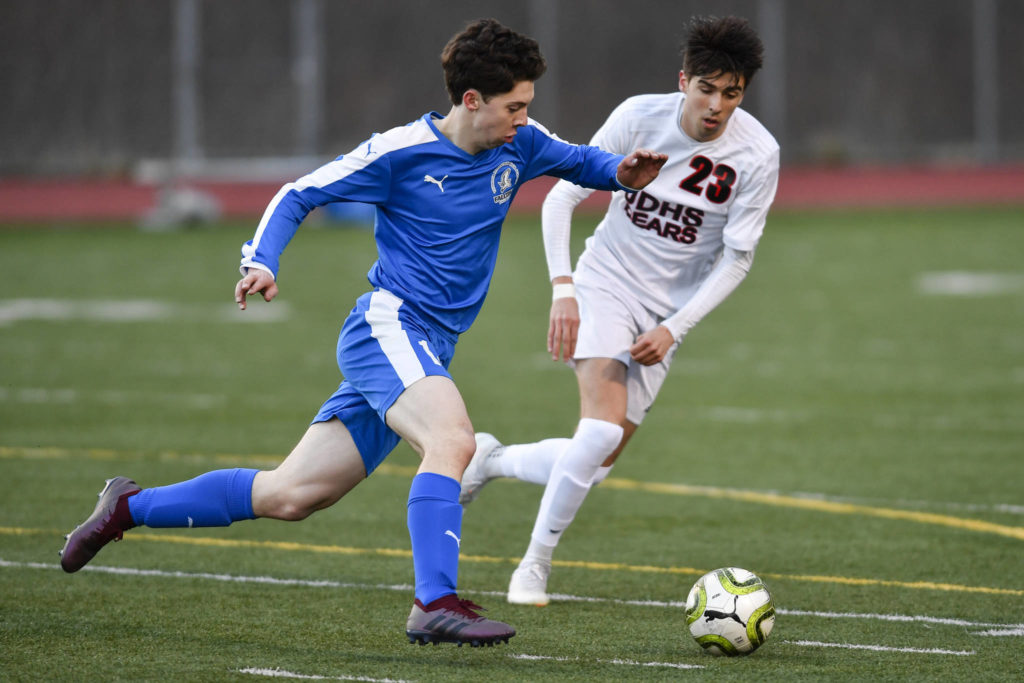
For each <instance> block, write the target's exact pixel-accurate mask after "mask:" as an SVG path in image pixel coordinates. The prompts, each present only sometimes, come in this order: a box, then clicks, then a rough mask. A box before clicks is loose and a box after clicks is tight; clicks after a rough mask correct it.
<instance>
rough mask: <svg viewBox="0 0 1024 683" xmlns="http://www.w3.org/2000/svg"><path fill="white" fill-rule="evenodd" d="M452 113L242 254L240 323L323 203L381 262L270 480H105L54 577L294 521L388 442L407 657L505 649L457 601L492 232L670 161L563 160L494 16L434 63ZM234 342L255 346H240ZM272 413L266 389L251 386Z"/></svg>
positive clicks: (325, 500) (358, 159)
mask: <svg viewBox="0 0 1024 683" xmlns="http://www.w3.org/2000/svg"><path fill="white" fill-rule="evenodd" d="M441 62H442V66H443V68H444V73H445V85H446V87H447V89H448V94H449V98H450V99H451V102H452V107H451V110H450V111H449V113H448V114H447V116H442V115H440V114H438V113H436V112H430V113H427V114H425V115H424V116H423V117H422V118H420V119H418V120H416V121H413V122H412V123H410V124H408V125H406V126H401V127H398V128H394V129H392V130H389V131H387V132H385V133H381V134H379V135H375V136H373V137H371V138H370V139H369V140H367V141H366V142H364V143H363V144H361V145H359V146H358V147H357V148H356V149H355V150H353V151H352V152H350V153H349V154H345V155H343V156H341V157H339V158H338V159H336V160H335V161H333V162H331V163H328V164H327V165H325V166H323V167H322V168H320V169H318V170H316V171H314V172H313V173H310V174H309V175H307V176H305V177H303V178H300V179H299V180H297V181H296V182H294V183H289V184H287V185H285V186H284V187H283V188H281V190H280V192H278V194H277V196H275V197H274V199H273V201H271V203H270V205H269V206H268V208H267V210H266V212H265V213H264V215H263V219H262V220H261V221H260V224H259V227H258V228H257V230H256V234H255V236H254V237H253V239H252V240H250V241H249V242H247V243H246V244H245V245H244V246H243V247H242V264H241V270H242V274H243V275H242V278H241V280H239V281H238V284H237V285H236V287H235V300H236V301H237V303H238V305H239V308H241V309H243V310H244V309H245V308H246V297H247V296H253V295H257V294H260V295H262V296H263V298H264V299H265V300H266V301H268V302H269V301H270V300H272V299H273V298H275V297H276V296H277V294H278V286H277V283H276V276H277V272H278V266H279V258H280V256H281V253H282V252H283V250H284V248H285V246H286V245H287V244H288V241H289V240H290V239H291V238H292V236H293V235H294V234H295V232H296V230H297V229H298V227H299V224H300V223H301V222H302V220H303V219H304V218H305V216H306V215H307V213H308V212H309V211H310V210H311V209H313V208H314V207H316V206H322V205H324V204H327V203H329V202H335V201H360V202H366V203H370V204H374V205H375V206H376V220H375V226H374V237H375V240H376V243H377V251H378V260H377V261H376V263H374V264H373V266H372V268H371V269H370V272H369V274H368V276H367V277H368V279H369V281H370V284H371V285H372V286H373V291H371V292H368V293H367V294H364V295H363V296H361V297H360V298H359V299H358V300H357V302H356V305H355V308H354V309H353V310H352V312H351V313H350V314H349V316H348V318H347V319H346V320H345V322H344V324H343V325H342V329H341V333H340V336H339V340H338V347H337V349H338V350H337V354H338V365H339V367H340V368H341V371H342V375H343V376H344V381H343V382H342V383H341V386H340V387H339V388H338V390H337V391H336V392H335V393H334V394H333V395H332V396H331V397H330V398H328V399H327V401H326V402H325V403H324V404H323V406H322V407H321V408H320V411H319V413H318V414H317V415H316V416H315V417H314V419H313V423H312V424H311V425H310V426H309V427H308V429H307V430H306V433H305V435H304V436H303V437H302V439H301V440H300V441H299V443H298V445H296V446H295V448H294V450H292V452H291V453H290V454H289V455H288V457H287V458H285V459H284V461H283V462H282V463H281V464H280V465H279V466H278V467H277V468H276V469H274V470H272V471H265V472H259V471H256V470H253V469H245V468H236V469H227V470H216V471H213V472H207V473H206V474H203V475H200V476H199V477H196V478H195V479H191V480H188V481H184V482H179V483H177V484H172V485H170V486H163V487H157V488H147V489H140V487H139V486H138V485H136V484H135V482H134V481H132V480H131V479H128V478H126V477H116V478H114V479H111V480H109V481H108V483H107V486H106V488H104V490H103V491H102V492H101V494H100V501H99V503H98V504H97V506H96V508H95V510H94V511H93V513H92V515H91V516H90V517H89V518H88V519H86V521H85V522H83V523H82V524H81V525H80V526H79V527H77V528H76V529H75V530H74V531H73V532H72V533H71V534H69V536H68V539H67V543H66V544H65V546H64V549H63V550H62V551H61V566H62V567H63V568H64V569H65V571H68V572H74V571H77V570H78V569H80V568H81V567H82V566H84V565H85V564H86V563H87V562H88V561H89V560H90V559H92V557H94V556H95V554H96V553H97V552H98V551H99V550H100V549H101V548H102V547H103V546H104V545H106V544H107V543H109V542H110V541H112V540H118V539H120V538H121V536H122V534H123V533H124V532H125V531H127V530H128V529H131V528H132V527H134V526H137V525H138V526H141V525H145V526H150V527H193V526H196V527H201V526H226V525H228V524H231V523H232V522H235V521H240V520H245V519H254V518H257V517H270V518H274V519H282V520H299V519H304V518H305V517H307V516H309V515H310V514H312V513H313V512H315V511H317V510H320V509H323V508H326V507H328V506H330V505H333V504H334V503H335V502H337V501H338V500H339V499H340V498H341V497H342V496H344V495H345V494H346V493H348V492H349V491H350V490H351V489H352V488H353V487H354V486H356V485H357V484H358V483H359V482H360V481H362V480H363V479H365V478H366V477H367V476H368V475H369V474H370V473H372V472H373V470H374V469H375V468H376V467H377V466H378V465H379V464H380V463H381V461H382V460H383V459H384V458H385V457H386V456H387V455H388V453H390V452H391V450H392V449H393V448H394V447H395V445H396V444H397V443H398V441H399V439H400V438H404V439H406V440H407V441H408V442H409V443H410V445H411V446H412V447H413V448H414V449H415V450H416V451H417V452H418V453H419V455H420V457H421V458H422V464H421V466H420V468H419V471H418V473H417V474H416V476H415V477H414V478H413V481H412V485H411V487H410V490H409V501H408V527H409V535H410V538H411V540H412V553H413V569H414V574H415V579H416V581H415V583H416V586H415V600H414V604H413V608H412V612H411V613H410V615H409V619H408V621H407V622H406V635H407V636H408V638H409V641H410V642H419V643H421V644H423V643H426V642H433V643H437V642H455V643H459V644H460V645H461V644H462V643H464V642H465V643H470V644H471V645H474V646H475V645H484V644H488V645H489V644H494V643H497V642H507V641H508V639H509V637H511V636H513V635H514V634H515V630H514V629H513V628H512V627H510V626H509V625H508V624H505V623H502V622H500V621H494V620H491V619H486V618H484V617H482V616H481V615H480V614H478V613H477V612H476V610H477V609H479V606H477V605H474V604H473V603H472V602H471V601H468V600H460V599H459V597H458V595H457V593H456V581H457V573H458V561H459V546H460V545H461V536H462V531H461V528H462V527H461V524H462V506H461V505H460V504H459V493H460V480H461V478H462V473H463V471H464V470H465V468H466V465H467V464H468V463H469V461H470V458H472V456H473V452H474V448H475V444H474V438H473V427H472V425H471V423H470V420H469V417H468V415H467V412H466V407H465V405H464V404H463V401H462V397H461V395H460V394H459V391H458V389H457V388H456V386H455V384H454V382H453V381H452V378H451V376H450V375H449V374H448V365H449V363H450V362H451V360H452V354H453V352H454V347H455V342H456V341H457V339H458V336H459V335H460V334H462V333H463V332H465V331H466V330H467V329H468V328H469V326H470V324H471V323H472V322H473V319H474V318H475V317H476V315H477V312H478V311H479V310H480V306H481V305H482V304H483V299H484V296H485V295H486V293H487V287H488V285H489V283H490V280H491V275H492V274H493V271H494V262H495V258H496V256H497V249H498V237H499V234H500V231H501V225H502V222H503V221H504V219H505V216H506V214H507V212H508V207H509V203H510V202H511V201H512V199H513V197H514V196H515V194H516V192H517V191H518V189H519V187H520V186H521V185H522V183H524V182H526V181H527V180H529V179H531V178H534V177H536V176H539V175H544V174H547V175H554V176H557V177H560V178H564V179H567V180H571V181H573V182H575V183H579V184H581V185H585V186H589V187H596V188H604V189H617V190H622V189H628V188H636V189H638V190H639V189H640V188H643V187H645V186H646V185H647V184H648V183H649V182H650V181H651V180H652V179H653V178H654V177H656V176H657V174H658V170H659V169H660V167H661V165H662V164H664V162H665V159H666V157H665V156H664V155H661V154H657V153H654V152H650V151H647V150H636V151H635V152H631V153H629V154H628V155H625V156H623V155H619V154H616V153H609V152H605V151H603V150H600V149H598V148H596V147H591V146H587V145H572V144H569V143H567V142H564V141H562V140H560V139H558V138H557V137H555V136H553V135H551V134H550V133H548V131H547V130H545V129H544V128H543V127H542V126H540V125H539V124H537V123H536V122H534V121H532V120H531V119H529V118H528V117H527V107H528V106H529V104H530V103H531V101H532V100H533V93H534V87H533V82H534V81H535V80H536V79H537V78H539V77H540V76H541V74H542V73H543V72H544V68H545V64H544V59H543V57H542V56H541V54H540V50H539V48H538V46H537V43H536V42H535V41H534V40H532V39H530V38H528V37H526V36H523V35H521V34H518V33H516V32H514V31H512V30H511V29H508V28H506V27H504V26H502V25H501V24H499V23H498V22H496V21H494V20H492V19H483V20H479V21H477V22H474V23H471V24H470V25H468V26H467V28H466V29H465V30H464V31H462V32H461V33H459V34H457V35H456V36H454V37H453V38H452V39H451V41H449V43H448V45H447V46H446V47H445V49H444V51H443V52H442V55H441ZM247 343H258V340H253V341H252V342H247ZM251 390H252V391H255V392H260V393H262V394H264V395H265V397H266V401H267V407H268V409H273V401H274V399H273V390H272V388H270V387H260V386H253V387H251Z"/></svg>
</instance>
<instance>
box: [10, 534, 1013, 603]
mask: <svg viewBox="0 0 1024 683" xmlns="http://www.w3.org/2000/svg"><path fill="white" fill-rule="evenodd" d="M28 535H44V536H60V535H61V533H60V532H59V531H56V530H53V529H26V528H22V527H0V536H28ZM124 540H126V541H132V542H139V541H146V542H151V543H172V544H180V545H190V546H196V547H206V548H232V549H235V548H263V549H268V550H280V551H285V552H311V553H326V554H332V555H376V556H381V557H392V558H404V559H412V551H411V550H407V549H405V548H355V547H351V546H342V545H318V544H313V543H295V542H293V541H250V540H242V539H229V538H213V537H211V536H193V535H188V536H182V535H175V534H163V533H160V534H153V533H147V532H140V531H133V532H131V533H130V534H127V535H126V536H125V537H124ZM460 560H461V561H462V562H471V563H477V564H480V563H488V564H509V565H512V564H519V560H520V558H518V557H493V556H490V555H462V556H461V557H460ZM552 565H554V566H556V567H569V568H574V569H586V570H590V571H612V572H637V573H642V574H680V575H687V576H702V575H703V574H705V573H707V571H708V570H707V569H696V568H694V567H656V566H652V565H633V564H625V563H622V562H588V561H584V560H553V561H552ZM759 574H760V576H762V577H763V578H766V579H775V580H780V581H801V582H810V583H828V584H836V585H844V586H880V587H885V588H909V589H912V590H934V591H946V592H953V593H982V594H988V595H1012V596H1018V597H1020V596H1024V590H1022V589H1014V588H993V587H990V586H963V585H960V584H955V583H935V582H932V581H891V580H887V579H861V578H855V577H848V576H815V575H804V574H773V573H767V572H760V573H759Z"/></svg>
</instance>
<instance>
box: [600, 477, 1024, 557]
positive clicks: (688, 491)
mask: <svg viewBox="0 0 1024 683" xmlns="http://www.w3.org/2000/svg"><path fill="white" fill-rule="evenodd" d="M601 486H605V487H608V488H616V489H622V490H627V491H646V492H649V493H665V494H672V495H677V496H701V497H704V498H724V499H728V500H738V501H742V502H744V503H760V504H762V505H775V506H778V507H790V508H799V509H803V510H815V511H818V512H830V513H832V514H837V515H864V516H867V517H882V518H884V519H898V520H903V521H908V522H918V523H919V524H934V525H937V526H946V527H951V528H954V529H966V530H968V531H978V532H981V533H989V534H999V535H1000V536H1007V537H1009V538H1015V539H1017V540H1019V541H1024V528H1022V527H1016V526H1007V525H1005V524H996V523H994V522H986V521H984V520H980V519H967V518H964V517H954V516H952V515H940V514H936V513H933V512H915V511H913V510H896V509H893V508H882V507H872V506H870V505H856V504H854V503H838V502H834V501H828V500H816V499H813V498H799V497H797V496H787V495H783V494H779V493H761V492H758V491H744V490H741V489H723V488H717V487H714V486H689V485H687V484H660V483H656V482H644V481H634V480H631V479H615V478H612V477H609V478H608V479H606V480H605V481H604V482H602V484H601Z"/></svg>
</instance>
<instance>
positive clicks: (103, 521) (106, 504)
mask: <svg viewBox="0 0 1024 683" xmlns="http://www.w3.org/2000/svg"><path fill="white" fill-rule="evenodd" d="M141 490H142V489H140V488H139V485H138V484H136V483H135V482H134V481H132V480H131V479H128V478H127V477H114V478H113V479H108V480H107V485H106V486H104V487H103V490H102V491H100V494H99V498H100V501H99V502H98V503H96V509H95V510H93V511H92V514H91V515H89V518H88V519H87V520H85V521H84V522H82V523H81V524H79V525H78V526H76V527H75V530H74V531H72V532H71V533H70V534H68V535H67V536H65V538H66V539H67V543H65V544H64V549H63V550H61V551H60V566H61V568H62V569H63V570H64V571H66V572H68V573H71V572H77V571H78V570H79V569H81V568H82V567H84V566H85V565H86V564H87V563H88V562H89V560H91V559H92V558H94V557H96V553H98V552H99V551H100V548H102V547H103V546H105V545H106V544H108V543H110V542H111V541H120V540H121V537H122V536H124V532H125V531H127V530H128V529H131V528H132V527H134V526H135V523H134V522H133V521H132V515H131V512H130V511H129V510H128V498H130V497H131V496H134V495H135V494H136V493H138V492H139V491H141Z"/></svg>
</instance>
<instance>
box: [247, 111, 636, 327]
mask: <svg viewBox="0 0 1024 683" xmlns="http://www.w3.org/2000/svg"><path fill="white" fill-rule="evenodd" d="M441 118H442V117H441V116H440V115H439V114H437V113H436V112H430V113H428V114H425V115H424V116H423V117H421V118H420V119H417V120H416V121H413V122H412V123H409V124H408V125H405V126H401V127H398V128H394V129H392V130H389V131H387V132H386V133H381V134H377V135H374V136H373V137H371V138H370V139H369V140H367V141H366V142H364V143H362V144H360V145H359V146H358V147H357V148H356V149H355V150H353V151H352V152H350V153H349V154H345V155H343V156H341V157H338V158H337V159H336V160H334V161H332V162H330V163H328V164H326V165H324V166H322V167H321V168H319V169H317V170H316V171H314V172H312V173H310V174H309V175H307V176H304V177H302V178H300V179H298V180H297V181H295V182H294V183H289V184H287V185H285V186H284V187H282V188H281V190H280V191H279V192H278V193H277V195H276V196H275V197H274V199H273V200H272V201H271V203H270V205H269V206H268V207H267V210H266V212H265V213H264V215H263V218H262V220H261V221H260V224H259V227H258V228H257V230H256V234H255V236H254V237H253V239H252V240H250V241H249V242H246V243H245V244H244V245H243V246H242V270H243V272H245V270H246V269H248V268H253V267H256V268H263V269H264V270H268V271H270V272H271V273H273V274H274V276H275V277H276V276H277V271H278V265H279V259H280V256H281V253H282V252H283V251H284V248H285V247H286V246H287V244H288V242H289V241H290V240H291V238H292V236H294V234H295V231H296V230H297V229H298V227H299V224H300V223H301V222H302V220H303V219H304V218H305V217H306V215H307V214H308V213H309V212H310V211H311V210H312V209H313V208H314V207H317V206H323V205H324V204H328V203H330V202H341V201H355V202H365V203H368V204H373V205H375V206H376V218H375V221H374V238H375V240H376V243H377V255H378V259H377V261H376V262H375V263H374V264H373V267H372V268H370V272H369V273H368V274H367V278H368V279H369V281H370V283H371V284H372V285H373V286H374V287H380V288H382V289H386V290H388V291H390V292H391V293H393V294H395V295H396V296H398V297H399V298H401V299H403V300H404V301H405V302H407V303H408V304H410V305H412V306H413V307H414V308H415V309H416V310H418V311H419V312H421V313H422V314H424V315H426V316H428V317H429V318H430V319H432V320H433V321H434V322H435V323H437V324H439V325H440V326H441V327H442V328H444V329H446V330H448V331H449V332H451V333H453V334H455V335H458V334H461V333H462V332H465V331H466V330H467V329H469V326H470V324H472V322H473V320H474V319H475V318H476V316H477V313H479V311H480V307H481V306H482V305H483V301H484V297H485V296H486V294H487V289H488V287H489V286H490V282H491V276H492V274H493V273H494V263H495V260H496V258H497V254H498V238H499V236H500V233H501V225H502V223H503V222H504V220H505V216H506V215H507V214H508V209H509V205H510V203H511V201H512V199H513V198H514V197H515V195H516V192H517V191H518V189H519V187H520V186H521V185H522V183H524V182H526V181H527V180H530V179H531V178H536V177H537V176H541V175H552V176H556V177H559V178H564V179H566V180H569V181H571V182H573V183H576V184H578V185H583V186H586V187H593V188H596V189H601V190H620V189H626V188H624V187H623V186H622V185H620V184H619V182H618V181H617V180H616V177H615V176H616V170H617V167H618V164H619V162H620V161H621V160H622V157H621V156H620V155H616V154H610V153H607V152H604V151H603V150H601V149H598V148H596V147H589V146H586V145H573V144H570V143H567V142H565V141H563V140H560V139H559V138H558V137H556V136H554V135H552V134H551V133H549V132H548V131H547V130H546V129H545V128H544V127H543V126H540V125H539V124H537V123H536V122H534V121H532V120H531V121H529V123H528V125H526V126H523V127H521V128H519V130H518V132H517V134H516V136H515V138H514V139H513V141H512V142H510V143H508V144H504V145H501V146H499V147H496V148H494V149H490V150H486V151H483V152H479V153H478V154H475V155H472V154H468V153H467V152H465V151H463V150H462V149H460V148H459V147H457V146H455V145H454V144H453V143H452V142H451V141H450V140H448V138H446V137H445V136H444V135H442V134H441V133H440V132H439V131H438V130H437V128H436V126H435V124H434V121H435V120H437V119H441Z"/></svg>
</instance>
